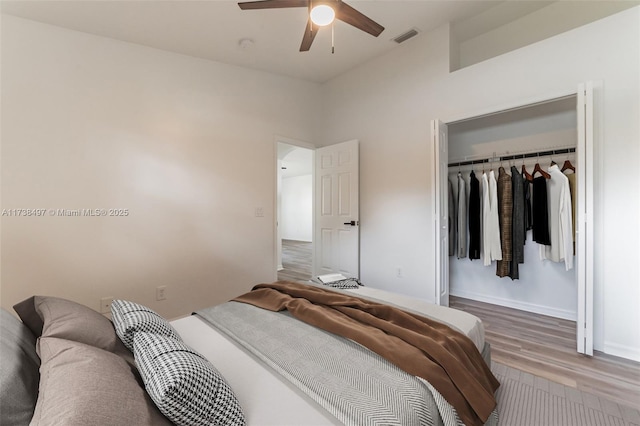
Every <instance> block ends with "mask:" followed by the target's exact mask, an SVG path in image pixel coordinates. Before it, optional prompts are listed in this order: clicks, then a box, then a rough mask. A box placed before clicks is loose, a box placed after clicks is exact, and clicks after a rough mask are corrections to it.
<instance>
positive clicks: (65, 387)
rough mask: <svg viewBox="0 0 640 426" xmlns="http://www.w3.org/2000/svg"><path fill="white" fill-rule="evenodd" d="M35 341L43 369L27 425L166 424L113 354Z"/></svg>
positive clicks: (73, 344) (48, 339)
mask: <svg viewBox="0 0 640 426" xmlns="http://www.w3.org/2000/svg"><path fill="white" fill-rule="evenodd" d="M38 345H39V351H40V355H41V357H42V367H41V372H42V374H41V380H40V394H39V395H38V402H37V404H36V409H35V413H34V415H33V420H32V422H31V425H33V426H38V425H54V424H55V425H65V426H103V425H136V426H138V425H139V426H143V425H149V426H151V425H153V426H155V425H170V424H171V422H169V421H168V420H167V418H166V417H164V416H163V415H162V414H161V413H160V412H159V411H158V409H157V407H156V406H155V405H154V404H153V401H151V399H150V398H149V396H148V395H147V393H146V392H145V390H144V388H143V387H142V386H141V385H140V384H139V383H138V381H137V379H136V377H135V375H134V373H133V371H132V370H131V367H130V366H129V365H128V364H127V362H126V361H125V360H123V359H122V358H121V357H119V356H118V355H116V354H113V353H111V352H107V351H105V350H102V349H99V348H96V347H93V346H89V345H85V344H82V343H78V342H72V341H70V340H64V339H58V338H54V337H41V338H40V340H39V343H38ZM3 424H4V423H3Z"/></svg>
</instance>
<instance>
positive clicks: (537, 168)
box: [531, 154, 551, 179]
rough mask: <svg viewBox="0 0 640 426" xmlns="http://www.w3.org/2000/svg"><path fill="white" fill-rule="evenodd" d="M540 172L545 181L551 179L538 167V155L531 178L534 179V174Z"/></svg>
mask: <svg viewBox="0 0 640 426" xmlns="http://www.w3.org/2000/svg"><path fill="white" fill-rule="evenodd" d="M538 172H540V174H541V175H542V176H543V177H544V178H545V179H551V175H550V174H549V173H547V172H545V171H544V170H542V167H540V154H538V162H537V163H536V165H535V167H534V168H533V173H532V174H531V176H532V177H535V175H536V173H538Z"/></svg>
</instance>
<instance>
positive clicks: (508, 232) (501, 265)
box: [496, 167, 513, 277]
mask: <svg viewBox="0 0 640 426" xmlns="http://www.w3.org/2000/svg"><path fill="white" fill-rule="evenodd" d="M512 213H513V193H512V189H511V176H509V174H508V173H507V172H505V170H504V167H500V168H499V169H498V219H499V224H500V244H501V246H502V260H498V261H497V265H496V275H497V276H499V277H506V276H508V275H509V266H510V262H511V259H512V257H513V249H512V245H511V244H512V232H513V229H512V223H511V222H512V217H511V216H512Z"/></svg>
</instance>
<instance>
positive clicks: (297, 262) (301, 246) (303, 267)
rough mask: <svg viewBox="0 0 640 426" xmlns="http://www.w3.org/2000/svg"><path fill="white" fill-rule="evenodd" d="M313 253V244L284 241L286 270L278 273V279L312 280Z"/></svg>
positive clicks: (284, 266)
mask: <svg viewBox="0 0 640 426" xmlns="http://www.w3.org/2000/svg"><path fill="white" fill-rule="evenodd" d="M312 253H313V243H309V242H306V241H294V240H282V266H283V268H284V269H281V270H279V271H278V279H279V280H288V281H304V282H307V281H309V280H310V279H311V256H312V255H313V254H312Z"/></svg>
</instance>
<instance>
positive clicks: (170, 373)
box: [133, 332, 245, 426]
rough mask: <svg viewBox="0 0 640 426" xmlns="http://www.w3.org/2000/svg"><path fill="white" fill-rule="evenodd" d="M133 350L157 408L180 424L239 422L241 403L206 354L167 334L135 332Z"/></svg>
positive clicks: (222, 425)
mask: <svg viewBox="0 0 640 426" xmlns="http://www.w3.org/2000/svg"><path fill="white" fill-rule="evenodd" d="M133 341H134V347H133V349H134V350H133V354H134V356H135V359H136V364H138V369H139V370H140V375H141V376H142V380H143V381H144V385H145V388H146V389H147V392H148V393H149V395H150V396H151V399H153V401H154V402H155V403H156V405H157V406H158V408H159V409H160V411H161V412H162V413H163V414H164V415H165V416H167V418H169V419H170V420H171V421H173V422H174V423H175V424H177V425H181V426H205V425H219V426H242V425H244V424H245V419H244V414H243V412H242V408H241V407H240V403H239V402H238V400H237V399H236V396H235V395H234V394H233V391H232V390H231V388H230V387H229V385H228V384H227V382H226V381H225V379H224V377H222V374H220V373H219V372H218V370H216V368H215V367H214V366H213V364H211V363H210V362H209V361H208V360H207V359H206V358H204V357H203V356H202V355H200V354H198V353H197V352H195V351H194V350H192V349H191V348H189V347H188V346H186V345H185V344H184V343H182V342H179V341H177V340H174V339H172V338H170V337H167V336H161V335H157V334H150V333H144V332H138V333H135V335H134V340H133Z"/></svg>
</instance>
